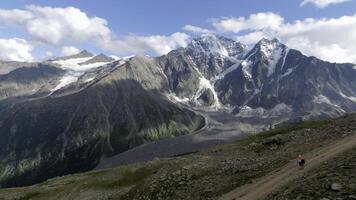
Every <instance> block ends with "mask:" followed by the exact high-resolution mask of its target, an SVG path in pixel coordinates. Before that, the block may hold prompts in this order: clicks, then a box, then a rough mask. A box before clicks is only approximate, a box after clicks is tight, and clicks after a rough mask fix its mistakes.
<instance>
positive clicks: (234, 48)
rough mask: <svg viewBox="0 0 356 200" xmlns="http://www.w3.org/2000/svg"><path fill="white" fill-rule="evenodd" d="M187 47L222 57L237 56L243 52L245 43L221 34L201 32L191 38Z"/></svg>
mask: <svg viewBox="0 0 356 200" xmlns="http://www.w3.org/2000/svg"><path fill="white" fill-rule="evenodd" d="M188 48H189V49H191V50H193V51H197V52H204V53H211V54H215V55H220V56H223V57H230V56H233V57H236V56H237V57H239V56H241V54H243V53H244V50H245V45H242V44H241V43H238V42H236V41H234V40H232V39H229V38H225V37H222V36H217V35H214V34H203V35H201V36H200V37H198V38H195V39H193V40H192V41H191V43H190V44H189V45H188Z"/></svg>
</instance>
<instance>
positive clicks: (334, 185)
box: [330, 183, 342, 192]
mask: <svg viewBox="0 0 356 200" xmlns="http://www.w3.org/2000/svg"><path fill="white" fill-rule="evenodd" d="M341 188H342V186H341V185H340V184H339V183H332V184H331V185H330V189H331V190H332V191H335V192H339V191H340V190H341Z"/></svg>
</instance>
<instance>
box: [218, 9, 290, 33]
mask: <svg viewBox="0 0 356 200" xmlns="http://www.w3.org/2000/svg"><path fill="white" fill-rule="evenodd" d="M282 23H283V18H282V17H281V16H279V15H277V14H275V13H271V12H267V13H256V14H252V15H250V16H249V17H248V18H245V17H239V18H222V19H215V20H213V23H212V25H213V26H214V27H215V28H216V29H217V30H218V31H221V32H233V33H239V32H241V31H243V30H255V29H265V28H278V27H279V26H280V25H281V24H282Z"/></svg>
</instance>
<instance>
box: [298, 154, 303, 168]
mask: <svg viewBox="0 0 356 200" xmlns="http://www.w3.org/2000/svg"><path fill="white" fill-rule="evenodd" d="M297 162H298V165H299V167H301V168H303V167H304V165H305V159H304V157H303V156H302V155H299V156H298V158H297Z"/></svg>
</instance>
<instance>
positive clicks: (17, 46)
mask: <svg viewBox="0 0 356 200" xmlns="http://www.w3.org/2000/svg"><path fill="white" fill-rule="evenodd" d="M0 49H1V51H0V59H1V60H15V61H32V60H33V57H32V55H31V50H32V46H31V45H30V44H28V43H27V41H26V40H23V39H19V38H11V39H0Z"/></svg>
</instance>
